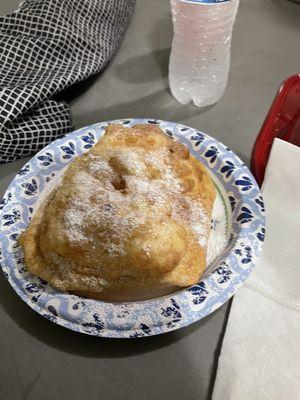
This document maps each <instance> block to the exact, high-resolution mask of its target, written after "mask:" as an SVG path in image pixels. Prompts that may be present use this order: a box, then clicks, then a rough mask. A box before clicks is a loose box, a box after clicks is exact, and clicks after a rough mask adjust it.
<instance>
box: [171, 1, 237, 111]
mask: <svg viewBox="0 0 300 400" xmlns="http://www.w3.org/2000/svg"><path fill="white" fill-rule="evenodd" d="M238 4H239V0H193V1H192V0H171V9H172V18H173V26H174V37H173V42H172V50H171V55H170V62H169V84H170V89H171V92H172V94H173V96H174V97H175V99H176V100H178V101H179V102H180V103H181V104H188V103H190V102H191V101H193V103H194V104H195V105H196V106H198V107H205V106H208V105H211V104H214V103H216V102H217V101H218V100H219V99H220V98H221V97H222V95H223V93H224V91H225V88H226V84H227V80H228V73H229V67H230V47H231V33H232V26H233V23H234V20H235V16H236V13H237V9H238Z"/></svg>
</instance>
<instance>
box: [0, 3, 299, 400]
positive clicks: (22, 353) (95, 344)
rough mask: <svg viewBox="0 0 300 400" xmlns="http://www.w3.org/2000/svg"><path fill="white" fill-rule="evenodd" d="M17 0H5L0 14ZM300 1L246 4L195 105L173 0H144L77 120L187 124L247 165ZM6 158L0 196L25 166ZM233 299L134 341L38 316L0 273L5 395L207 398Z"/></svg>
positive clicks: (14, 399)
mask: <svg viewBox="0 0 300 400" xmlns="http://www.w3.org/2000/svg"><path fill="white" fill-rule="evenodd" d="M17 4H18V1H15V0H2V1H1V4H0V13H1V14H3V13H6V12H8V11H9V10H12V9H13V7H15V6H16V5H17ZM299 20H300V6H298V5H297V4H295V3H292V2H288V1H286V0H265V1H261V0H251V1H249V0H248V1H247V0H241V3H240V8H239V13H238V17H237V21H236V24H235V29H234V36H233V45H232V63H231V73H230V79H229V83H228V87H227V90H226V93H225V95H224V97H223V98H222V99H221V101H220V102H219V103H218V104H217V105H215V106H214V107H211V108H209V109H207V110H206V111H204V112H200V111H199V109H197V108H195V107H194V106H192V105H189V106H184V107H183V106H181V105H179V104H178V103H176V102H175V100H173V98H172V97H171V95H170V92H169V89H168V81H167V71H168V57H169V52H170V41H171V36H172V24H171V17H170V10H169V2H168V0H164V1H162V0H152V1H148V0H139V1H138V4H137V7H136V10H135V14H134V16H133V18H132V21H131V25H130V27H129V28H128V31H127V34H126V37H125V39H124V41H123V43H122V46H121V48H120V51H119V52H118V54H117V55H116V57H115V59H114V60H113V62H112V63H111V64H110V65H109V67H108V68H107V69H106V70H105V71H104V73H103V74H102V75H100V76H97V77H96V78H93V79H91V80H89V81H88V82H85V83H84V84H82V85H80V90H76V97H75V95H74V96H73V98H72V100H71V106H72V107H71V108H72V113H73V116H74V122H75V125H76V128H79V127H81V126H84V125H89V124H91V123H94V122H99V121H105V120H108V119H113V118H123V117H125V118H126V117H153V118H161V119H165V120H170V121H178V122H182V123H184V124H186V125H190V126H192V127H195V128H197V129H200V130H203V131H204V132H207V133H209V134H210V135H212V136H214V137H215V138H217V139H218V140H221V141H222V142H224V143H226V145H227V146H228V147H230V148H231V149H232V150H233V151H235V152H236V153H237V154H238V155H239V156H240V157H241V158H242V159H243V160H244V161H245V162H246V163H249V159H250V154H251V149H252V146H253V143H254V140H255V137H256V135H257V133H258V131H259V129H260V126H261V124H262V122H263V120H264V118H265V115H266V113H267V110H268V109H269V107H270V104H271V102H272V99H273V98H274V95H275V93H276V91H277V89H278V87H279V85H280V82H281V81H282V80H284V79H285V78H286V77H288V76H289V75H292V74H295V73H300V56H299V33H300V32H299V31H300V25H299ZM23 163H24V160H23V161H19V162H16V163H12V164H9V165H5V166H1V168H0V195H2V194H3V193H4V191H5V188H6V187H7V185H8V183H9V181H10V180H11V179H12V178H13V176H14V175H15V173H16V172H17V171H18V169H20V167H21V165H23ZM227 311H228V304H226V305H224V306H223V307H221V308H220V309H219V310H218V311H216V312H215V313H213V314H212V315H210V316H208V317H207V318H205V319H203V320H202V321H199V322H198V323H195V324H193V325H192V326H190V327H187V328H184V329H181V330H179V331H175V332H171V333H169V334H166V335H162V336H157V337H150V338H142V339H135V340H124V339H123V340H109V339H100V338H96V337H90V336H85V335H81V334H78V333H75V332H72V331H68V330H67V329H64V328H62V327H59V326H56V325H54V324H52V323H51V322H49V321H47V320H45V319H43V318H42V317H40V316H39V315H38V314H36V313H34V312H33V311H32V310H31V309H30V308H29V307H28V306H27V305H26V304H25V303H23V302H22V300H21V299H19V298H18V296H17V295H16V294H15V293H14V291H13V290H12V289H11V288H10V286H9V284H8V283H7V282H6V280H5V279H4V277H3V276H1V277H0V321H1V329H0V355H1V356H0V399H1V400H19V399H22V400H25V399H28V400H39V399H43V400H53V399H55V400H63V399H66V398H68V399H72V400H77V399H78V400H91V399H103V400H104V399H109V400H119V399H132V400H135V399H138V400H155V399H163V400H185V399H189V400H194V399H195V400H202V399H208V398H210V392H211V387H212V382H213V379H214V374H215V369H216V362H217V356H218V353H219V348H220V345H221V338H222V333H223V331H224V329H225V321H226V312H227Z"/></svg>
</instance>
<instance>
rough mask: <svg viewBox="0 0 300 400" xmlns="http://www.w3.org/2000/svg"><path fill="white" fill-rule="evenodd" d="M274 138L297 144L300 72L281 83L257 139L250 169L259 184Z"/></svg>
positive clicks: (298, 138) (299, 132)
mask: <svg viewBox="0 0 300 400" xmlns="http://www.w3.org/2000/svg"><path fill="white" fill-rule="evenodd" d="M275 137H277V138H280V139H282V140H286V141H287V142H290V143H292V144H295V145H296V146H300V74H299V75H293V76H290V77H289V78H288V79H287V80H286V81H284V82H283V83H282V85H281V86H280V88H279V91H278V93H277V95H276V97H275V99H274V101H273V104H272V106H271V108H270V110H269V112H268V115H267V117H266V119H265V122H264V123H263V126H262V128H261V130H260V132H259V134H258V136H257V138H256V141H255V144H254V147H253V150H252V156H251V170H252V172H253V175H254V176H255V178H256V180H257V182H258V183H259V185H261V184H262V181H263V179H264V174H265V168H266V165H267V162H268V158H269V155H270V151H271V147H272V143H273V140H274V138H275Z"/></svg>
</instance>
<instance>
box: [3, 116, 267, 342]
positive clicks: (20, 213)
mask: <svg viewBox="0 0 300 400" xmlns="http://www.w3.org/2000/svg"><path fill="white" fill-rule="evenodd" d="M109 123H119V124H123V125H124V126H127V127H130V126H133V125H135V124H155V125H157V126H160V127H161V129H162V130H163V131H164V132H166V134H168V135H169V136H171V137H173V138H174V139H175V140H177V141H180V142H182V143H184V144H186V145H187V146H188V147H189V149H190V151H191V153H192V154H193V155H194V156H195V157H197V158H198V159H199V160H200V161H201V162H202V163H203V164H204V165H205V166H206V167H207V169H208V170H209V171H210V173H211V174H212V175H213V177H214V181H215V182H216V183H217V185H218V186H219V189H220V190H222V192H223V193H225V196H227V203H228V206H227V212H228V215H230V225H231V226H230V241H229V244H228V246H227V248H226V249H225V250H224V252H223V254H222V255H221V256H220V257H218V258H217V259H216V260H215V262H214V264H213V266H212V268H211V267H210V268H209V273H207V274H206V275H205V276H204V277H203V278H202V279H201V281H200V282H198V283H197V284H196V285H194V286H193V287H190V288H186V289H182V290H180V291H178V292H176V293H173V294H171V295H168V296H164V297H161V298H158V299H153V300H148V301H141V302H132V303H129V302H128V303H108V302H101V301H96V300H91V299H85V298H81V297H79V296H75V295H71V294H67V293H63V292H60V291H58V290H55V289H54V288H52V287H51V286H50V285H48V284H47V282H45V281H43V280H42V279H39V278H37V277H34V276H33V275H31V274H30V273H29V272H28V271H27V269H26V266H25V265H24V259H23V254H22V251H21V249H20V247H19V245H18V242H17V239H18V236H19V234H20V233H21V232H22V231H23V230H24V229H25V228H26V226H27V225H28V224H29V222H30V220H31V216H32V213H33V212H34V211H35V210H36V208H37V207H38V201H39V198H40V196H41V195H42V194H43V192H44V191H45V190H46V189H47V185H49V182H50V181H51V180H52V179H53V178H55V176H56V175H58V174H59V172H60V171H61V170H62V169H63V168H64V167H66V166H67V165H68V164H69V163H70V162H71V161H72V160H73V159H74V158H75V157H77V156H80V155H82V154H83V153H85V152H86V151H88V149H89V148H90V147H92V146H93V144H94V143H95V142H96V141H97V140H98V139H99V138H100V137H101V136H102V134H103V133H104V130H105V127H106V126H107V125H108V124H109ZM0 210H1V214H0V254H1V266H2V269H3V271H4V275H5V277H6V278H7V279H8V281H9V283H10V284H11V286H12V287H13V288H14V289H15V291H16V292H17V294H18V295H19V296H20V297H21V298H22V299H23V300H24V301H25V302H26V303H27V304H28V305H29V306H30V307H31V308H32V309H33V310H35V311H37V312H38V313H39V314H41V315H43V316H44V317H45V318H47V319H49V320H50V321H52V322H55V323H57V324H59V325H62V326H64V327H66V328H69V329H72V330H74V331H77V332H82V333H86V334H90V335H95V336H103V337H117V338H133V337H141V336H150V335H157V334H161V333H165V332H169V331H171V330H174V329H178V328H181V327H184V326H186V325H189V324H191V323H193V322H195V321H198V320H200V319H201V318H203V317H205V316H207V315H208V314H210V313H212V312H213V311H214V310H216V309H217V308H218V307H220V306H221V305H222V304H224V303H225V302H226V301H227V300H228V299H229V298H230V297H231V296H232V295H233V294H234V293H235V292H236V290H237V289H238V288H239V287H240V286H241V285H242V283H243V282H244V281H245V280H246V279H247V277H248V276H249V274H250V272H251V270H252V268H253V267H254V266H255V264H256V262H257V259H258V257H259V255H260V253H261V249H262V245H263V240H264V237H265V217H264V203H263V199H262V197H261V194H260V190H259V188H258V186H257V184H256V182H255V180H254V178H253V177H252V175H251V173H250V172H249V170H248V169H247V167H246V166H245V165H244V163H243V162H242V161H241V160H240V159H239V158H238V157H237V156H236V155H235V154H234V153H233V152H232V151H230V150H229V149H228V148H227V147H226V146H224V145H223V144H222V143H220V142H218V141H217V140H215V139H213V138H212V137H210V136H208V135H206V134H205V133H203V132H199V131H197V130H195V129H192V128H189V127H187V126H183V125H180V124H176V123H171V122H166V121H161V120H157V119H150V120H145V119H126V120H117V121H108V122H102V123H98V124H95V125H91V126H88V127H85V128H82V129H79V130H77V131H75V132H72V133H70V134H69V135H67V136H65V137H64V138H62V139H58V140H56V141H55V142H53V143H51V144H50V145H49V146H47V147H46V148H45V149H43V150H42V151H40V152H39V153H38V154H37V155H36V156H35V157H33V158H32V159H31V160H30V161H29V162H28V163H27V164H26V165H25V166H24V167H23V168H22V170H21V171H20V172H19V173H18V174H17V175H16V177H15V178H14V180H13V181H12V183H11V184H10V186H9V188H8V189H7V191H6V193H5V195H4V197H3V199H2V201H1V202H0Z"/></svg>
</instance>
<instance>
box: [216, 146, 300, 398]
mask: <svg viewBox="0 0 300 400" xmlns="http://www.w3.org/2000/svg"><path fill="white" fill-rule="evenodd" d="M262 192H263V197H264V200H265V204H266V218H267V227H266V241H265V245H264V249H263V255H262V257H261V259H260V261H259V263H258V265H257V267H256V268H255V270H254V272H253V273H252V274H251V276H250V277H249V279H248V280H247V282H246V284H245V285H244V286H243V287H242V288H241V289H240V290H239V291H238V293H237V294H236V295H235V297H234V300H233V303H232V308H231V312H230V315H229V320H228V324H227V328H226V333H225V337H224V340H223V345H222V349H221V354H220V357H219V362H218V370H217V377H216V382H215V386H214V392H213V400H221V399H222V400H252V399H253V400H268V399H270V400H296V399H300V148H299V147H296V146H293V145H291V144H289V143H287V142H284V141H282V140H280V139H275V141H274V143H273V147H272V151H271V155H270V158H269V162H268V166H267V171H266V175H265V180H264V185H263V188H262Z"/></svg>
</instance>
